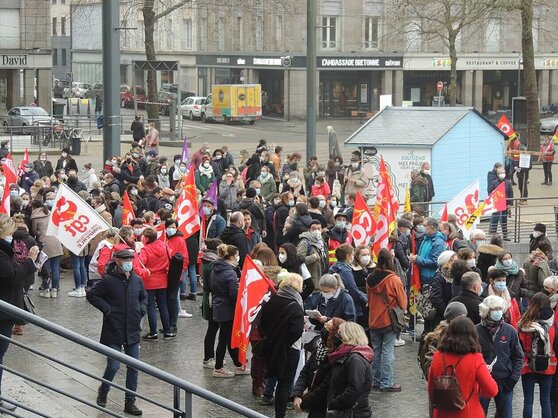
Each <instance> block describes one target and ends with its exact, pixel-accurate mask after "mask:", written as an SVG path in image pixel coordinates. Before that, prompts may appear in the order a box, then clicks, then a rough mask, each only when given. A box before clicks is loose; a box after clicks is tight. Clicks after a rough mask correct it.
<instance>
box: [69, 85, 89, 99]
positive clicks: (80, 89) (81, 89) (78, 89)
mask: <svg viewBox="0 0 558 418" xmlns="http://www.w3.org/2000/svg"><path fill="white" fill-rule="evenodd" d="M90 87H91V85H89V84H87V83H81V82H79V81H74V82H73V83H72V96H73V97H82V98H84V97H85V93H87V90H89V88H90Z"/></svg>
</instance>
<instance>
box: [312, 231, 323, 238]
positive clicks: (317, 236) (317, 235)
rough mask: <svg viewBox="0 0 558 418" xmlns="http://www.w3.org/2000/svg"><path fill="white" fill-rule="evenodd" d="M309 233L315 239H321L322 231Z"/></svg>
mask: <svg viewBox="0 0 558 418" xmlns="http://www.w3.org/2000/svg"><path fill="white" fill-rule="evenodd" d="M310 233H311V234H312V235H313V236H314V237H316V238H321V237H322V231H312V232H310Z"/></svg>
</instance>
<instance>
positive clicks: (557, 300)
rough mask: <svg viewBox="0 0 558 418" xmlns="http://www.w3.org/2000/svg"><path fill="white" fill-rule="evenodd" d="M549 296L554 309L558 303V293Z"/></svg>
mask: <svg viewBox="0 0 558 418" xmlns="http://www.w3.org/2000/svg"><path fill="white" fill-rule="evenodd" d="M548 298H549V299H550V307H551V308H552V309H553V310H554V309H555V308H556V304H557V303H558V293H554V294H553V295H550V296H549V297H548Z"/></svg>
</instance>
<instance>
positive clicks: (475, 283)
mask: <svg viewBox="0 0 558 418" xmlns="http://www.w3.org/2000/svg"><path fill="white" fill-rule="evenodd" d="M461 289H462V290H461V292H459V294H458V295H457V296H456V297H454V298H453V299H452V300H451V301H450V303H451V302H461V303H462V304H463V305H465V307H466V308H467V318H469V319H470V320H471V321H473V323H474V324H475V325H476V324H478V323H479V322H480V319H481V318H480V313H479V305H480V303H481V298H480V296H479V295H481V294H482V292H483V287H482V280H481V277H480V275H479V274H478V273H475V272H474V271H469V272H467V273H465V274H464V275H463V276H462V277H461Z"/></svg>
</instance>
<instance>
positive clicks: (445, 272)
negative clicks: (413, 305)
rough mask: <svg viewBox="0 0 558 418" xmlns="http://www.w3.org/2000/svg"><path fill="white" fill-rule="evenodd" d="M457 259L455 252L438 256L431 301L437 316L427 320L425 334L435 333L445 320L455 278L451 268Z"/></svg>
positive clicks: (447, 251)
mask: <svg viewBox="0 0 558 418" xmlns="http://www.w3.org/2000/svg"><path fill="white" fill-rule="evenodd" d="M455 259H456V254H455V252H453V251H449V250H446V251H444V252H443V253H442V254H440V255H439V256H438V271H437V272H436V276H435V277H434V281H433V282H432V284H431V285H430V301H431V302H432V306H434V308H435V309H436V314H435V315H434V318H429V319H428V321H427V320H426V319H425V321H424V329H425V333H428V332H430V331H434V329H436V327H437V326H438V325H439V324H440V322H441V321H443V319H444V312H445V311H446V308H447V306H448V303H449V301H450V300H451V298H452V291H451V285H452V281H453V278H452V276H451V267H452V265H453V263H454V261H455Z"/></svg>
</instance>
